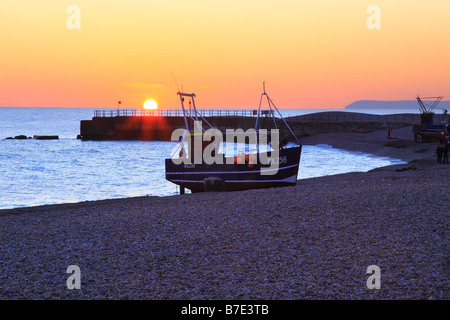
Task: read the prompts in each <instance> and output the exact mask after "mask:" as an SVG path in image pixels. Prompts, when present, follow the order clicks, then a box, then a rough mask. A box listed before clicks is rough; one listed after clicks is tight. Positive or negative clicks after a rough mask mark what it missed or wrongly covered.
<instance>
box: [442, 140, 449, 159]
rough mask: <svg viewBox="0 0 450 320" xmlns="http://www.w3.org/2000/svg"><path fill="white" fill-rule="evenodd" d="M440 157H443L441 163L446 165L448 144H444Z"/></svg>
mask: <svg viewBox="0 0 450 320" xmlns="http://www.w3.org/2000/svg"><path fill="white" fill-rule="evenodd" d="M442 155H443V156H444V159H443V161H442V163H446V164H448V143H444V148H443V150H442Z"/></svg>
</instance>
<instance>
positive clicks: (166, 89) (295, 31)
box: [0, 0, 450, 108]
mask: <svg viewBox="0 0 450 320" xmlns="http://www.w3.org/2000/svg"><path fill="white" fill-rule="evenodd" d="M70 5H75V6H77V7H79V8H80V16H79V18H80V19H79V22H80V29H76V28H75V29H70V28H69V27H68V19H69V18H70V17H71V16H72V14H71V13H68V12H67V8H68V7H69V6H70ZM371 5H376V6H377V7H379V9H380V24H381V29H370V28H369V27H368V26H367V20H368V19H369V17H371V14H370V13H367V8H368V7H369V6H371ZM74 21H75V20H74ZM0 30H1V31H0V40H1V44H2V46H1V50H0V106H25V107H99V108H100V107H101V108H104V107H111V108H115V107H117V101H118V100H121V101H122V104H121V106H122V107H130V108H131V107H133V108H141V107H142V104H143V103H144V102H145V101H146V100H148V99H154V100H155V101H157V102H158V105H159V107H160V108H171V107H179V102H178V97H177V95H176V92H177V86H176V85H175V82H174V80H173V78H172V74H171V72H173V74H174V76H175V78H176V81H177V83H178V86H179V87H180V88H181V86H183V89H184V91H186V92H194V93H196V94H197V100H196V102H197V104H198V105H199V106H200V107H202V108H255V107H256V106H257V105H258V103H259V97H260V93H261V90H262V82H263V81H266V87H267V90H268V93H269V94H270V96H271V98H272V99H273V100H274V102H275V104H276V105H277V107H280V108H342V107H344V106H345V105H347V104H350V103H351V102H353V101H355V100H360V99H366V100H411V99H414V98H415V96H416V95H417V94H420V95H423V96H436V95H443V96H444V99H445V100H448V99H449V98H450V1H448V0H430V1H423V0H389V1H387V0H371V1H365V0H352V1H350V0H340V1H336V0H314V1H312V0H311V1H301V0H258V1H256V0H239V1H238V0H226V1H224V0H222V1H216V0H189V1H186V0H127V1H124V0H123V1H118V0H116V1H115V0H70V1H64V0H40V1H36V0H2V1H1V4H0Z"/></svg>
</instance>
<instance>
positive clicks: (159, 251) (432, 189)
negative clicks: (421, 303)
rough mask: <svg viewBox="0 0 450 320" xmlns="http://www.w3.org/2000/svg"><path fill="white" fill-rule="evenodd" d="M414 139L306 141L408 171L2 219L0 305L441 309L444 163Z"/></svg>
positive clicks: (327, 137)
mask: <svg viewBox="0 0 450 320" xmlns="http://www.w3.org/2000/svg"><path fill="white" fill-rule="evenodd" d="M410 130H411V129H410V128H408V127H406V128H402V129H398V131H397V130H393V132H392V133H391V135H392V136H396V135H399V136H401V137H402V139H392V140H388V139H386V132H385V131H381V130H380V131H376V132H373V133H370V134H369V133H332V134H326V133H324V134H317V135H314V136H310V137H306V138H303V139H302V143H303V144H329V145H332V146H334V147H337V148H342V149H347V150H353V151H362V152H368V153H373V154H376V155H382V156H389V157H393V158H398V159H402V160H405V161H408V162H409V163H408V164H405V165H396V166H389V167H384V168H378V169H375V170H372V171H370V172H367V173H347V174H341V175H335V176H327V177H320V178H312V179H305V180H299V181H298V183H297V185H296V186H295V187H287V188H276V189H263V190H249V191H244V192H223V193H216V192H212V193H202V194H185V195H180V196H172V197H140V198H129V199H119V200H103V201H92V202H83V203H78V204H65V205H51V206H41V207H32V208H20V209H13V210H1V211H0V299H154V300H156V299H158V300H159V299H189V300H192V299H208V300H209V299H214V300H215V299H269V300H279V299H283V300H285V299H295V300H299V299H445V300H446V299H449V298H450V295H449V291H448V288H449V284H450V283H449V276H448V275H449V247H450V246H449V243H448V235H449V234H448V223H449V213H450V201H449V200H448V199H449V198H448V190H449V188H448V186H449V178H450V165H442V164H437V163H436V160H435V156H434V149H435V146H436V145H435V144H416V143H414V142H413V141H412V134H410ZM70 265H77V266H79V267H80V270H81V289H80V290H69V289H68V288H67V285H66V280H67V278H68V276H69V275H68V274H67V273H66V270H67V268H68V266H70ZM370 265H376V266H378V267H379V268H380V271H381V278H380V279H381V289H378V290H377V289H369V288H368V287H367V279H368V278H369V276H370V275H369V274H367V273H366V271H367V268H368V267H369V266H370Z"/></svg>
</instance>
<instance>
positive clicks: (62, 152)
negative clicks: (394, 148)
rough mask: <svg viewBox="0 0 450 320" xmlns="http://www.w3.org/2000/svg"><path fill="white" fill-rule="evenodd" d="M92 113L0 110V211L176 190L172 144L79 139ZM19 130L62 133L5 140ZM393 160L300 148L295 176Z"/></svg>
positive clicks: (356, 168)
mask: <svg viewBox="0 0 450 320" xmlns="http://www.w3.org/2000/svg"><path fill="white" fill-rule="evenodd" d="M289 112H290V113H292V110H289ZM300 112H302V114H303V112H306V111H305V110H301V111H300ZM310 112H311V111H310ZM283 113H284V111H283ZM306 113H307V112H306ZM92 116H93V109H63V108H61V109H59V108H0V209H6V208H15V207H23V206H34V205H41V204H55V203H67V202H79V201H86V200H99V199H108V198H123V197H132V196H143V195H153V196H168V195H175V194H177V188H176V186H175V185H174V184H172V183H170V182H168V181H166V180H165V174H164V158H168V157H170V155H171V152H172V150H173V148H174V147H175V146H176V143H175V142H158V141H151V142H148V141H81V140H77V139H76V136H77V134H79V131H80V129H79V127H80V120H87V119H91V118H92ZM22 134H23V135H26V136H29V137H32V136H33V135H58V136H59V138H60V139H58V140H35V139H27V140H6V139H5V138H6V137H10V136H17V135H22ZM393 163H402V162H401V161H399V160H396V159H390V158H383V157H376V156H372V155H368V154H364V153H358V152H348V151H343V150H339V149H334V148H331V147H330V146H327V145H319V146H304V149H303V152H302V158H301V162H300V170H299V176H298V178H299V179H304V178H310V177H317V176H323V175H331V174H338V173H345V172H352V171H368V170H371V169H373V168H377V167H381V166H386V165H390V164H393Z"/></svg>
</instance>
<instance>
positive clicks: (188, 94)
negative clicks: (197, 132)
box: [177, 92, 213, 131]
mask: <svg viewBox="0 0 450 320" xmlns="http://www.w3.org/2000/svg"><path fill="white" fill-rule="evenodd" d="M177 94H178V95H179V96H180V101H181V108H182V109H183V117H184V125H185V126H186V130H187V131H189V124H188V122H187V116H186V110H185V108H184V97H188V98H190V99H191V100H192V106H193V109H194V117H195V120H194V118H193V117H192V115H191V113H190V112H189V118H191V119H192V121H198V116H200V118H202V120H203V121H205V122H206V123H207V124H208V125H209V127H210V128H213V126H212V125H211V124H210V123H209V122H208V120H206V119H205V118H204V117H203V116H202V114H201V113H200V112H198V111H197V108H196V107H195V100H194V97H195V93H183V92H178V93H177ZM202 130H203V131H205V129H203V127H202Z"/></svg>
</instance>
